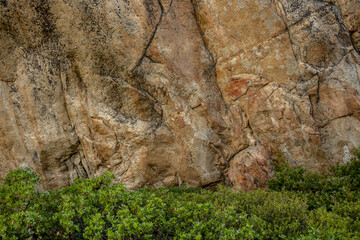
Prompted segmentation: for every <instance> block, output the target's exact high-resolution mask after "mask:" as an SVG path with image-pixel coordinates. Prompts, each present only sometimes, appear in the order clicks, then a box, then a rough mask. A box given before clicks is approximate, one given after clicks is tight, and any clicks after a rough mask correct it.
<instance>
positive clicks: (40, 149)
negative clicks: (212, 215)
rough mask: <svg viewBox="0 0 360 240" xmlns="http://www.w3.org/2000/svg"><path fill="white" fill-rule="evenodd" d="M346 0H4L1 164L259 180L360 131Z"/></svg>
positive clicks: (71, 172) (238, 184) (356, 12)
mask: <svg viewBox="0 0 360 240" xmlns="http://www.w3.org/2000/svg"><path fill="white" fill-rule="evenodd" d="M359 29H360V2H359V1H357V0H350V1H349V0H324V1H319V0H309V1H300V0H264V1H260V0H253V1H248V0H236V1H234V0H216V1H215V0H196V1H195V0H137V1H119V0H115V1H114V0H113V1H109V0H105V1H96V0H93V1H91V0H83V1H70V0H54V1H48V0H21V1H18V0H1V1H0V46H2V49H1V51H0V95H1V97H0V101H1V103H0V163H1V167H0V179H1V178H3V177H4V176H5V175H6V174H7V172H8V171H9V170H11V169H14V168H17V167H25V166H29V167H31V168H32V169H33V170H35V171H36V172H38V173H39V174H40V175H41V177H42V180H43V182H44V188H47V189H51V188H56V187H61V186H66V185H68V184H70V183H71V182H72V181H73V180H74V179H75V178H77V177H94V176H99V175H101V174H102V173H103V172H104V171H106V170H110V171H111V172H113V173H114V174H115V175H116V180H117V181H122V182H124V183H125V184H126V185H127V186H128V187H129V188H132V189H135V188H138V187H141V186H144V185H150V186H154V187H160V186H167V187H168V186H174V185H179V184H182V183H187V184H188V185H190V186H195V187H199V186H211V185H213V184H216V183H219V182H225V183H229V184H232V185H233V186H234V188H235V189H244V190H248V189H252V188H253V187H257V186H260V187H261V186H263V185H264V183H265V182H266V180H267V179H268V178H269V177H271V174H272V169H271V167H270V161H271V158H275V157H276V155H277V154H278V153H279V152H282V153H283V154H284V157H285V159H286V160H288V161H289V162H290V163H292V164H294V165H304V166H306V167H308V168H310V169H318V170H322V169H325V167H327V166H329V165H332V164H334V163H337V162H346V161H348V160H349V158H350V157H351V154H350V151H351V149H352V148H354V147H357V146H359V145H360V135H359V132H360V97H359V93H360V56H359V50H360V30H359Z"/></svg>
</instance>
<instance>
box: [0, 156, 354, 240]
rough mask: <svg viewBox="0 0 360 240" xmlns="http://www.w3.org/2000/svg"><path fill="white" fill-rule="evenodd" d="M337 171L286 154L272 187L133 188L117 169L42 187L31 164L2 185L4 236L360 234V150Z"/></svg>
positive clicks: (277, 236) (280, 236) (327, 236)
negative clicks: (293, 162)
mask: <svg viewBox="0 0 360 240" xmlns="http://www.w3.org/2000/svg"><path fill="white" fill-rule="evenodd" d="M355 154H356V156H357V158H356V159H352V160H351V162H350V163H348V164H345V165H343V166H336V167H335V168H333V169H331V171H330V173H329V174H327V175H325V174H319V173H310V172H307V171H305V170H304V169H303V168H296V169H294V168H290V167H289V166H288V165H287V164H286V163H283V162H281V161H279V162H278V163H276V164H275V169H276V177H275V178H274V179H273V180H271V181H270V182H269V188H270V190H266V191H264V190H262V191H261V190H257V191H253V192H239V193H234V192H232V191H231V190H229V189H227V188H225V187H219V188H218V190H217V191H215V192H211V191H208V190H204V189H192V188H186V187H178V188H169V189H165V188H161V189H149V188H143V189H140V190H138V191H128V190H126V188H125V187H124V186H123V185H121V184H113V183H112V180H113V175H112V174H110V173H106V174H105V175H104V176H102V177H100V178H92V179H77V180H76V181H75V182H74V183H73V184H72V185H71V186H69V187H67V188H62V189H58V190H56V191H37V188H36V184H38V183H39V178H38V176H36V174H34V173H32V172H31V171H30V170H29V169H18V170H15V171H12V172H10V173H9V174H8V176H7V177H6V179H5V180H4V181H3V183H2V185H1V187H0V236H1V238H2V239H304V240H305V239H360V232H359V231H360V193H359V187H360V151H356V152H355Z"/></svg>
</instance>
